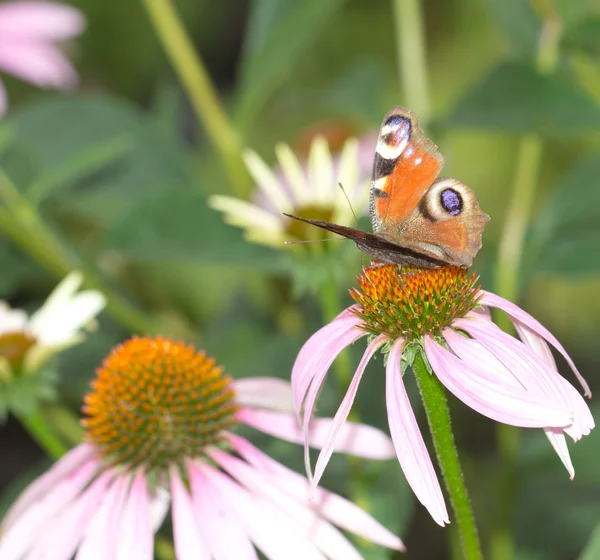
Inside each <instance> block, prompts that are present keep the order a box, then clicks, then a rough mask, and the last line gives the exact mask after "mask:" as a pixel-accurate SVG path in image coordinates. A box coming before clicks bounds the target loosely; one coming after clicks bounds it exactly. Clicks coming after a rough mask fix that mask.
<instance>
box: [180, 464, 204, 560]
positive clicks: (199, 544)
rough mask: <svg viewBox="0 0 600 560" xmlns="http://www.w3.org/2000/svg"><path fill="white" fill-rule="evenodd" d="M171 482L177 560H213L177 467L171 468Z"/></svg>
mask: <svg viewBox="0 0 600 560" xmlns="http://www.w3.org/2000/svg"><path fill="white" fill-rule="evenodd" d="M170 480H171V499H172V504H173V505H172V506H171V507H172V509H173V540H174V542H175V553H176V554H177V560H211V556H210V554H209V552H208V549H207V547H206V543H205V542H204V539H203V538H202V535H201V533H200V528H199V527H198V523H197V521H196V514H195V512H194V509H193V507H192V498H191V496H190V495H189V493H188V491H187V489H186V487H185V486H184V484H183V481H182V480H181V477H180V475H179V472H178V471H177V467H171V469H170Z"/></svg>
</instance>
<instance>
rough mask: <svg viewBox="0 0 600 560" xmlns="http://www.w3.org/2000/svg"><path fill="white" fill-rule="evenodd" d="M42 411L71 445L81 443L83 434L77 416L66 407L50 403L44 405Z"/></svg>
mask: <svg viewBox="0 0 600 560" xmlns="http://www.w3.org/2000/svg"><path fill="white" fill-rule="evenodd" d="M44 413H45V416H46V418H47V420H48V422H49V423H50V424H51V425H52V427H53V428H54V429H55V430H56V431H57V432H58V433H59V434H61V435H62V436H63V437H64V439H65V440H66V441H68V442H69V443H70V444H71V445H78V444H79V443H81V441H82V439H83V435H84V431H83V428H82V427H81V423H80V422H79V418H78V417H77V416H76V415H75V414H73V412H72V411H71V410H69V409H68V408H66V407H64V406H61V405H58V404H51V405H46V406H44Z"/></svg>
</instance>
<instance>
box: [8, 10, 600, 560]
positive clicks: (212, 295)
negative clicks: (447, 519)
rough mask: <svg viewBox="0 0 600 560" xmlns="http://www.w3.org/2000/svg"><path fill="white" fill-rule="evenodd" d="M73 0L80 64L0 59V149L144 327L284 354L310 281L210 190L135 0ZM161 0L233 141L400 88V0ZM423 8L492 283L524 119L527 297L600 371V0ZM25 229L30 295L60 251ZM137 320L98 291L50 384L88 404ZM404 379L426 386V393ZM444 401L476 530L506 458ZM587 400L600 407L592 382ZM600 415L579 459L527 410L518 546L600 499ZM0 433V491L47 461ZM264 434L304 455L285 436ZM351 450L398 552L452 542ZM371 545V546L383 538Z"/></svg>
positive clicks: (524, 302)
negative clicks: (57, 84)
mask: <svg viewBox="0 0 600 560" xmlns="http://www.w3.org/2000/svg"><path fill="white" fill-rule="evenodd" d="M71 4H72V5H74V6H76V7H78V8H80V9H81V10H82V11H83V12H84V13H85V14H86V17H87V18H88V29H87V30H86V32H85V34H84V35H83V36H82V37H81V38H80V39H79V40H77V41H74V42H73V43H71V44H70V45H68V51H69V53H70V55H71V58H72V60H73V61H74V62H75V64H76V65H77V68H78V71H79V73H80V76H81V84H80V87H79V88H78V90H77V91H75V92H73V93H70V94H58V93H50V92H46V91H41V90H38V89H35V88H33V87H32V86H29V85H26V84H23V83H22V82H19V81H17V80H14V79H11V78H9V77H5V76H2V79H3V80H4V81H5V83H6V85H7V88H8V90H9V96H10V102H11V106H10V112H9V114H8V116H7V117H6V118H5V119H4V120H3V121H0V138H2V139H4V138H6V142H5V143H4V144H3V146H4V148H3V150H2V153H1V159H0V165H1V166H2V169H3V170H4V171H5V172H6V173H7V174H8V176H9V177H10V178H11V179H12V180H13V181H14V183H15V184H16V185H17V186H18V187H19V188H22V189H23V192H24V193H25V194H26V196H28V197H30V198H31V200H32V203H33V204H35V206H36V208H37V209H38V210H39V213H40V215H41V216H42V217H43V219H44V222H45V224H46V225H47V227H48V228H50V230H51V231H52V232H53V233H54V234H55V235H56V237H57V238H58V239H60V241H61V244H62V246H63V247H65V248H66V250H67V251H68V253H69V255H70V257H69V258H71V261H70V262H73V263H81V264H82V266H85V267H87V269H89V270H93V271H94V273H95V274H96V275H98V276H100V277H101V278H102V279H103V282H105V283H106V284H107V285H109V286H111V287H112V289H113V290H115V292H117V293H118V294H120V296H122V297H124V298H126V300H127V301H128V302H129V303H131V304H132V305H133V306H134V307H135V308H137V309H139V310H141V311H142V312H143V313H144V316H146V317H149V318H151V321H152V325H153V326H154V327H156V328H157V329H159V330H161V331H162V332H164V333H165V334H170V335H172V336H175V337H178V338H183V339H186V340H189V341H193V342H195V343H196V344H197V345H199V346H202V347H204V348H206V349H207V351H208V352H209V353H211V354H213V355H214V356H215V357H216V358H217V361H219V362H221V363H222V364H223V365H224V366H225V367H226V369H227V370H228V371H229V372H230V373H231V374H233V375H234V376H236V377H241V376H253V375H272V376H277V377H282V378H288V377H289V374H290V371H291V366H292V364H293V361H294V358H295V356H296V354H297V352H298V350H299V349H300V347H301V345H302V344H303V342H304V341H305V340H306V339H307V338H308V336H309V335H310V334H311V333H312V332H314V330H316V329H317V328H319V327H320V326H321V325H322V324H323V318H322V317H321V314H320V313H319V307H318V303H317V302H316V301H315V298H314V297H313V296H312V295H311V294H310V293H307V294H304V295H302V296H294V295H292V294H291V292H290V290H289V269H288V268H287V267H286V263H287V262H288V259H289V253H288V254H286V248H282V249H281V250H279V251H278V250H275V249H268V248H265V247H259V246H252V245H250V244H248V243H246V242H245V241H244V240H243V238H242V234H241V232H240V231H239V230H237V229H234V228H231V227H229V226H226V225H224V224H223V222H222V218H221V216H220V215H219V214H218V213H217V212H214V211H212V210H210V209H208V208H207V206H206V204H205V200H206V197H207V196H208V195H210V194H216V193H219V194H233V193H234V191H233V189H232V185H231V184H230V183H229V181H228V176H227V174H226V173H225V171H224V169H223V167H222V165H221V161H220V160H219V158H218V157H217V155H216V152H215V149H214V147H213V146H212V145H211V143H210V142H209V140H208V139H207V137H206V134H205V129H204V127H203V125H202V123H199V122H198V120H197V118H196V116H195V114H194V111H193V109H192V107H191V106H190V103H189V101H188V97H187V95H186V93H185V91H184V90H183V89H182V87H181V85H180V83H179V81H178V79H177V77H176V75H175V74H174V72H173V70H172V69H171V67H170V65H169V62H168V60H167V58H166V56H165V54H164V51H163V49H162V48H161V45H160V43H159V41H158V39H157V37H156V35H155V33H154V31H153V29H152V26H151V24H150V21H149V19H148V16H147V13H146V12H145V9H144V6H143V3H142V2H141V1H139V2H138V1H135V0H123V1H121V2H106V1H102V0H79V1H74V2H71ZM176 6H177V8H178V9H179V10H180V12H181V14H182V15H183V16H184V17H183V20H184V21H185V24H186V26H187V29H188V31H189V32H190V34H191V36H192V37H193V42H194V45H195V46H196V48H197V49H198V51H199V52H200V53H201V55H202V57H203V59H204V61H205V63H206V66H207V68H208V71H209V73H210V76H211V78H212V80H213V81H214V83H215V85H216V87H217V89H218V91H219V95H220V98H221V100H222V102H223V104H224V106H225V109H226V112H227V113H228V115H229V116H230V117H231V119H232V122H233V124H234V126H235V128H236V129H237V131H238V133H239V135H240V138H241V139H242V143H243V144H244V145H247V146H250V147H252V148H253V149H254V150H256V151H257V152H258V153H259V154H260V155H261V156H262V157H264V158H265V160H266V161H268V162H274V151H273V148H274V145H275V144H276V143H277V142H279V141H285V142H288V143H290V145H291V146H292V147H294V148H295V149H296V150H297V152H298V154H299V155H300V156H303V155H306V151H307V145H308V139H309V138H310V137H312V136H313V135H315V134H316V133H322V134H325V135H326V136H327V137H328V138H329V139H330V140H331V143H332V148H333V149H335V148H336V147H337V148H339V147H340V146H341V143H342V140H343V139H344V138H345V137H346V136H348V135H351V134H355V135H359V136H367V135H369V134H373V133H374V132H376V131H377V129H378V127H379V124H380V122H381V119H382V117H383V115H384V114H385V112H386V111H387V110H388V109H389V108H390V107H392V106H393V105H397V104H400V105H406V104H407V103H408V101H407V97H409V98H410V96H409V95H408V94H407V87H410V86H407V83H406V82H404V84H402V83H401V78H400V72H399V61H398V53H397V30H396V29H395V26H394V12H393V5H392V2H387V1H380V2H374V1H369V0H295V1H294V0H254V1H241V0H236V1H234V0H221V1H220V2H214V1H212V0H177V2H176ZM422 9H423V15H424V24H425V38H426V49H427V66H426V72H427V81H428V84H429V92H430V97H431V104H430V111H429V115H426V117H428V119H427V122H426V124H427V129H428V135H429V136H430V137H431V138H432V139H433V140H434V141H435V143H436V144H438V146H439V148H440V151H441V152H442V154H443V155H444V156H445V158H446V166H445V168H444V172H443V173H444V175H450V176H453V177H457V178H459V179H460V180H461V181H463V182H464V183H466V184H467V185H469V186H470V187H471V188H472V189H473V190H474V191H475V192H476V194H477V198H478V200H479V202H480V205H481V207H482V209H483V210H484V211H485V212H486V213H488V214H489V215H490V216H491V220H490V222H489V224H488V225H487V226H486V230H485V232H484V245H483V249H482V250H481V251H480V253H479V255H478V257H477V259H476V262H475V268H476V269H477V270H478V271H479V272H480V274H481V278H482V283H483V286H484V287H485V288H487V289H490V290H494V289H495V285H494V278H495V277H496V276H497V273H498V271H497V270H495V266H496V265H495V263H496V262H497V260H496V259H497V254H498V247H499V240H500V238H501V235H502V230H503V227H504V224H505V220H506V219H507V216H508V217H510V213H511V211H512V209H511V207H510V200H511V196H512V194H511V193H512V189H513V185H514V182H515V175H516V173H517V168H518V166H519V157H522V154H521V155H520V150H521V149H522V142H523V138H524V137H525V138H529V139H533V141H534V142H538V145H539V146H541V149H542V152H541V159H540V161H539V174H538V175H537V190H536V193H535V198H534V201H533V203H532V212H531V219H530V222H529V225H528V228H527V236H526V239H525V246H524V253H523V260H522V266H521V267H520V269H519V278H518V303H519V304H520V305H521V306H522V307H523V308H524V309H526V310H527V311H528V312H530V313H531V314H532V315H534V316H535V317H536V318H538V319H539V320H540V321H541V322H542V323H544V324H545V325H546V326H547V327H548V328H549V329H550V330H551V331H552V332H553V333H554V334H555V335H556V336H557V337H558V338H559V339H560V340H561V342H562V343H563V345H564V346H565V347H566V349H567V351H569V352H570V354H571V356H572V357H573V359H574V361H575V362H576V364H578V367H579V369H580V371H581V372H582V373H583V374H584V376H585V377H586V378H587V379H588V381H589V382H590V385H591V386H592V390H594V389H595V390H596V391H600V381H599V380H598V376H597V372H598V368H599V366H600V354H599V352H598V338H599V336H600V297H599V291H600V4H599V3H598V2H597V1H592V0H579V1H569V0H556V1H555V2H550V1H548V2H544V1H539V2H528V1H525V0H427V1H424V2H423V3H422ZM548 19H550V20H552V22H553V24H556V25H557V26H558V29H559V35H560V43H559V49H558V53H557V58H556V62H555V64H554V65H553V66H554V67H553V68H552V69H551V70H546V71H542V72H540V71H539V69H540V62H539V60H538V58H539V50H540V49H539V44H540V35H541V34H542V31H543V29H544V25H545V22H546V23H547V20H548ZM405 54H406V53H405ZM409 56H410V53H409ZM542 66H543V64H542ZM542 70H544V69H543V68H542ZM409 108H414V107H409ZM534 175H535V174H534ZM29 189H30V190H29ZM247 194H248V196H249V193H247ZM350 245H351V244H349V246H350ZM24 249H25V247H24V245H23V244H19V243H16V242H15V239H13V238H11V237H10V236H8V235H6V233H5V232H0V270H1V271H2V273H1V274H0V298H1V299H6V300H8V301H9V302H10V303H11V305H13V306H16V307H23V308H25V309H35V308H36V307H37V306H39V304H40V303H41V302H42V301H43V299H44V298H45V297H46V295H47V294H48V293H49V292H50V290H51V289H52V288H53V287H54V285H55V284H56V283H57V281H58V279H59V278H60V276H61V275H62V274H61V270H60V267H57V266H56V264H55V263H52V262H50V261H48V260H47V259H44V257H43V256H41V257H40V256H39V255H38V256H37V258H36V256H35V254H34V253H35V250H24ZM349 251H350V253H349V255H350V256H349V258H347V259H346V260H344V261H343V263H344V266H343V270H342V273H341V275H340V276H339V277H338V289H339V292H340V296H341V298H342V304H343V305H344V306H346V305H347V304H348V303H349V302H350V298H349V297H348V296H347V295H346V290H347V288H349V287H351V286H353V285H354V282H355V280H354V278H355V276H356V275H357V274H358V273H359V271H360V265H361V257H360V255H359V253H358V251H357V250H354V249H353V247H352V248H350V249H349ZM340 310H341V309H340ZM132 328H133V327H132V324H131V323H127V321H125V322H124V321H122V320H118V319H117V320H115V316H114V315H111V314H110V313H106V312H105V313H104V314H103V315H102V316H101V318H100V329H99V330H98V331H97V332H96V333H95V334H93V335H92V336H90V337H89V338H88V339H87V340H86V342H85V343H84V344H83V345H81V346H79V347H77V348H74V349H73V350H70V351H68V352H67V353H65V354H63V355H61V356H60V361H59V363H58V371H59V374H60V391H59V394H60V399H61V401H62V402H66V403H68V405H69V406H70V407H72V408H73V409H74V410H77V409H78V408H79V406H80V402H81V397H82V394H83V393H84V392H85V391H86V389H87V386H88V383H89V380H90V379H91V377H92V375H93V372H94V369H95V368H96V367H97V366H98V365H99V363H100V361H101V360H102V358H103V357H104V356H105V355H106V354H107V352H108V351H109V349H110V348H111V347H112V346H113V345H114V344H116V343H117V342H119V341H121V340H123V339H124V338H125V337H127V336H128V335H129V334H131V332H132ZM138 330H143V327H142V329H138ZM358 346H360V345H357V348H354V349H353V360H354V362H353V363H358V357H359V355H360V353H361V351H362V349H363V347H362V346H360V347H358ZM559 366H560V367H561V371H562V368H563V366H564V364H563V362H562V361H560V360H559ZM564 373H565V375H566V376H567V377H568V378H569V379H570V380H571V381H573V378H572V377H570V376H569V373H568V372H567V371H566V370H565V371H564ZM367 380H368V381H367ZM365 381H367V382H366V383H363V385H362V387H361V390H360V391H359V399H358V400H359V407H360V411H361V415H362V418H363V420H364V421H366V422H369V423H372V424H375V425H378V426H380V427H382V428H383V429H384V430H386V429H387V428H386V419H385V416H384V412H383V411H382V406H381V404H382V402H383V368H382V366H381V362H380V361H376V362H375V363H374V364H372V365H371V367H370V369H369V372H368V375H367V377H366V378H365ZM414 396H416V394H415V395H414ZM338 398H339V397H338V396H336V388H335V384H334V383H333V382H330V383H329V384H328V387H327V388H326V390H325V391H324V394H323V396H322V398H321V401H320V402H321V404H320V407H319V409H320V410H319V412H320V413H321V414H325V413H332V412H333V411H335V407H336V403H337V402H338ZM413 402H414V403H415V406H418V404H417V403H418V397H417V398H415V399H414V401H413ZM451 404H452V409H453V418H454V426H455V428H456V437H457V441H458V446H459V452H460V454H461V459H462V461H463V463H464V464H463V466H464V469H465V476H466V481H467V486H468V487H469V489H470V493H471V498H472V501H473V505H474V508H475V513H476V516H477V518H478V522H479V525H480V531H481V536H482V540H483V542H484V545H485V544H486V543H487V542H488V540H489V535H490V531H491V528H492V526H493V524H494V519H495V518H494V508H495V505H497V499H498V496H497V493H496V492H495V490H494V487H493V480H494V476H496V475H497V474H498V472H497V471H498V469H499V468H501V466H500V463H499V461H498V452H497V445H496V443H495V439H494V438H495V433H494V424H493V423H492V422H491V421H489V420H487V419H485V418H483V417H481V416H478V415H476V414H475V413H474V412H472V411H470V410H466V409H465V407H464V406H462V405H461V404H460V403H457V402H455V401H454V400H453V401H452V402H451ZM591 406H592V409H593V410H594V411H598V410H600V407H599V406H598V405H595V403H594V399H593V400H592V403H591ZM420 419H421V420H423V421H424V417H422V414H421V418H420ZM422 425H423V427H424V426H425V423H424V422H423V424H422ZM597 432H598V430H596V432H592V435H591V436H589V437H586V438H584V439H583V440H582V441H581V442H579V443H577V445H575V446H571V449H572V455H573V462H574V465H575V469H576V477H575V479H574V481H572V482H570V481H569V480H568V475H567V473H566V472H565V471H564V469H563V468H562V466H561V464H560V462H559V461H558V459H557V458H556V456H555V455H554V452H553V450H552V449H551V447H550V445H548V442H547V441H546V438H545V437H544V435H543V433H542V431H541V430H531V431H527V433H524V435H523V438H522V440H521V444H520V448H519V452H518V455H517V456H518V461H517V465H516V469H517V470H516V471H515V473H514V476H513V480H514V487H513V489H512V491H513V492H514V496H515V499H516V502H515V503H514V507H513V508H511V511H510V515H511V526H512V529H513V532H514V537H515V540H516V546H517V558H519V559H522V560H537V559H540V560H541V559H560V560H562V559H568V558H577V557H579V554H580V553H581V551H582V549H583V548H584V546H585V545H586V543H587V542H588V540H589V539H590V536H591V534H592V531H593V530H594V527H595V526H596V525H597V523H598V522H599V521H600V436H599V435H598V433H597ZM0 437H1V438H2V439H1V441H2V449H3V452H2V456H3V459H2V461H0V486H1V487H2V489H3V491H4V498H3V502H2V503H3V504H4V507H6V505H7V504H8V503H9V502H10V499H11V497H12V496H14V493H15V492H16V491H17V490H18V488H20V487H22V484H23V483H24V481H25V480H26V479H27V478H28V477H30V476H32V473H33V472H39V470H40V469H41V468H42V467H43V465H45V464H47V462H46V463H44V461H45V459H44V458H43V454H42V453H41V451H40V450H39V449H38V448H37V447H36V445H35V444H34V443H33V442H32V441H31V440H30V439H29V438H28V436H27V435H26V433H25V432H23V431H22V429H21V428H20V427H19V425H18V424H17V422H16V421H14V420H12V419H11V420H9V421H8V423H7V424H6V425H5V426H3V427H1V428H0ZM261 443H263V444H264V445H265V446H266V447H267V449H268V450H269V451H270V452H271V453H272V454H273V455H275V456H276V457H277V458H279V459H280V460H282V461H284V462H287V463H289V464H292V465H294V466H295V467H296V468H298V469H299V470H301V469H302V467H301V457H300V455H301V453H300V452H299V450H298V448H295V447H292V446H290V445H284V444H276V443H273V442H272V441H271V440H268V439H267V438H264V441H262V439H261ZM364 469H365V471H366V475H368V477H369V478H368V480H369V481H370V482H369V484H370V492H371V494H372V508H373V513H374V514H375V515H376V516H377V517H378V518H379V519H381V520H383V521H384V522H385V523H386V524H387V525H388V526H390V527H392V528H397V529H398V531H399V534H400V535H401V536H402V537H403V538H404V539H405V542H406V543H407V546H408V549H409V552H408V554H407V557H408V558H415V559H416V558H445V557H446V555H447V552H446V542H447V540H448V539H449V538H450V535H451V534H452V530H451V529H441V528H439V527H437V526H435V525H434V523H433V522H432V521H431V519H430V518H429V516H428V515H427V513H426V511H425V510H424V509H423V508H421V507H420V506H418V507H417V505H416V504H415V503H414V499H413V496H412V494H411V493H410V492H409V491H408V489H407V487H406V484H405V482H404V479H403V476H402V474H401V471H400V468H399V466H398V465H397V463H395V462H389V465H387V464H386V465H365V466H364ZM347 470H348V469H347V465H346V464H345V462H344V461H343V460H341V459H340V460H336V461H334V462H333V464H332V466H331V468H330V469H329V470H328V472H327V474H326V477H325V482H324V484H325V485H326V486H329V487H331V488H334V489H336V490H338V491H341V492H345V491H346V490H347V486H346V476H347ZM24 473H25V474H24ZM390 496H393V497H392V498H390ZM4 507H3V509H4ZM365 556H366V557H371V558H385V557H386V556H385V554H384V553H382V551H374V550H367V551H366V552H365ZM589 558H600V552H598V556H594V555H592V556H589Z"/></svg>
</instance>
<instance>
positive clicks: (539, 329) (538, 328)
mask: <svg viewBox="0 0 600 560" xmlns="http://www.w3.org/2000/svg"><path fill="white" fill-rule="evenodd" d="M481 294H482V297H481V299H480V300H479V301H480V303H482V304H484V305H489V306H490V307H497V308H498V309H502V311H504V312H505V313H506V314H507V315H509V316H510V318H511V319H513V322H514V321H518V322H519V323H522V324H523V325H525V326H526V327H528V328H530V329H531V330H532V331H534V332H535V333H537V334H538V335H539V336H541V337H542V338H544V339H546V340H547V341H548V342H549V343H550V344H552V346H554V348H556V349H557V350H558V351H559V352H560V353H561V354H562V355H563V357H564V358H565V360H567V362H568V364H569V365H570V366H571V369H572V370H573V373H574V374H575V376H576V377H577V379H578V380H579V383H581V386H582V387H583V389H584V392H585V396H586V397H588V398H590V397H591V396H592V393H591V391H590V387H589V385H588V384H587V382H586V380H585V379H584V378H583V376H582V375H581V373H579V371H578V369H577V368H576V367H575V363H574V362H573V360H572V359H571V357H570V356H569V354H567V351H566V350H565V349H564V348H563V346H562V344H561V343H560V342H559V341H558V340H557V339H556V337H555V336H554V335H553V334H552V333H551V332H550V331H549V330H548V329H547V328H546V327H544V326H543V325H542V324H541V323H540V322H539V321H537V320H536V319H534V318H533V317H532V316H531V315H529V313H527V312H525V311H523V310H522V309H521V308H520V307H519V306H518V305H515V304H514V303H512V302H510V301H508V300H506V299H504V298H502V297H500V296H498V295H496V294H493V293H491V292H487V291H485V290H481Z"/></svg>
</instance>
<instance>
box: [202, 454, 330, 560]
mask: <svg viewBox="0 0 600 560" xmlns="http://www.w3.org/2000/svg"><path fill="white" fill-rule="evenodd" d="M198 468H201V469H202V471H203V472H204V473H205V475H206V476H207V478H208V480H209V482H210V484H211V485H213V486H214V487H215V488H217V490H218V491H219V492H220V493H221V495H222V496H223V497H224V499H225V500H227V502H228V503H229V506H230V507H231V508H232V509H233V510H235V511H236V512H237V514H238V516H239V518H240V520H241V521H242V523H243V524H244V526H245V528H246V531H247V533H248V534H249V535H250V538H251V539H252V542H254V543H255V544H256V546H257V547H258V548H259V549H260V550H261V551H262V552H263V553H264V555H265V556H266V557H267V558H269V560H325V556H323V555H322V554H321V552H320V551H319V550H318V549H317V548H316V547H315V546H314V545H313V544H312V543H311V542H310V541H309V540H308V539H306V538H305V537H304V536H303V535H301V534H300V532H299V531H298V530H297V528H296V527H295V526H294V524H293V523H292V522H290V520H289V518H287V517H286V516H284V515H281V512H280V511H279V510H278V509H277V508H275V507H274V506H273V505H271V504H270V503H268V502H266V501H265V500H264V499H262V498H260V497H258V496H255V495H253V494H251V493H250V492H249V491H248V490H245V489H244V488H242V487H241V486H240V485H239V484H238V483H237V482H235V481H233V480H232V479H231V478H229V477H228V476H226V475H224V474H223V473H222V472H219V471H217V470H216V469H214V468H213V467H210V466H209V465H201V466H198Z"/></svg>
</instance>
